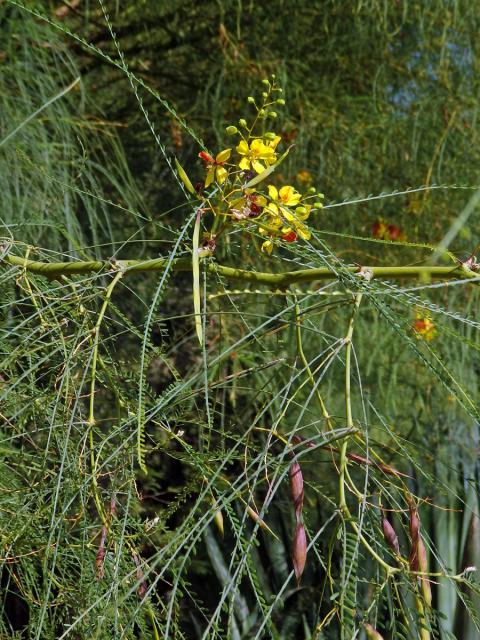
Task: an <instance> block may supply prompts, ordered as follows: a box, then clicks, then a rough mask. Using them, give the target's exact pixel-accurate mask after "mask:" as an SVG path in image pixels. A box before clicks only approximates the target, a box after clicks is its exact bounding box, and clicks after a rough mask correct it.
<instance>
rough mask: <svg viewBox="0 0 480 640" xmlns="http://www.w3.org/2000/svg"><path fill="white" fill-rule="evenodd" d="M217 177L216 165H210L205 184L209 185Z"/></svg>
mask: <svg viewBox="0 0 480 640" xmlns="http://www.w3.org/2000/svg"><path fill="white" fill-rule="evenodd" d="M214 179H215V167H213V166H212V167H210V168H209V170H208V171H207V177H206V178H205V186H206V187H209V186H210V185H211V184H212V182H213V181H214Z"/></svg>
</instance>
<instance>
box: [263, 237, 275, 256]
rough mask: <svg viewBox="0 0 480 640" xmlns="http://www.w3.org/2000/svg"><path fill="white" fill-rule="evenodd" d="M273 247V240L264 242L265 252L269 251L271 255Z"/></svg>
mask: <svg viewBox="0 0 480 640" xmlns="http://www.w3.org/2000/svg"><path fill="white" fill-rule="evenodd" d="M272 249H273V242H272V241H271V240H265V242H264V243H263V244H262V251H263V253H268V255H270V254H271V253H272Z"/></svg>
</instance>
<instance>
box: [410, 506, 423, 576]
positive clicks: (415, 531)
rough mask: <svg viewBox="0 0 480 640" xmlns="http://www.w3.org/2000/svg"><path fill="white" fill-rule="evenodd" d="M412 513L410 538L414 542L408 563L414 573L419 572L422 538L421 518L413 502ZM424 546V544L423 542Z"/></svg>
mask: <svg viewBox="0 0 480 640" xmlns="http://www.w3.org/2000/svg"><path fill="white" fill-rule="evenodd" d="M409 511H410V523H409V525H410V538H411V541H412V546H411V549H410V555H409V557H408V562H409V565H410V569H411V570H412V571H419V551H420V548H419V540H421V538H420V518H419V517H418V513H417V510H416V508H415V505H414V504H413V502H410V505H409ZM422 544H423V542H422Z"/></svg>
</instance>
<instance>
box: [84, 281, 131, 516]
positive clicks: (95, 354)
mask: <svg viewBox="0 0 480 640" xmlns="http://www.w3.org/2000/svg"><path fill="white" fill-rule="evenodd" d="M122 276H123V271H122V270H120V271H118V272H117V274H116V275H115V277H114V278H113V280H112V281H111V283H110V284H109V285H108V287H107V289H106V291H105V299H104V301H103V304H102V306H101V308H100V313H99V314H98V318H97V322H96V323H95V326H94V327H93V329H92V333H93V354H92V371H91V378H90V401H89V413H88V425H89V434H88V435H89V441H90V466H91V470H92V483H93V494H94V497H95V504H96V506H97V510H98V513H99V515H100V516H101V517H102V519H103V520H104V511H103V507H102V503H101V501H100V497H99V495H98V486H97V476H96V466H97V465H96V460H95V449H94V442H93V426H94V424H95V414H94V408H95V381H96V374H97V360H98V343H99V337H100V326H101V324H102V320H103V317H104V315H105V312H106V310H107V307H108V303H109V301H110V298H111V296H112V292H113V290H114V288H115V285H116V284H117V283H118V281H119V280H120V278H121V277H122Z"/></svg>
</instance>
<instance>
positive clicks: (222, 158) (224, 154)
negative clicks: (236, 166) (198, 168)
mask: <svg viewBox="0 0 480 640" xmlns="http://www.w3.org/2000/svg"><path fill="white" fill-rule="evenodd" d="M231 153H232V150H231V149H224V150H223V151H220V153H219V154H217V157H216V158H215V161H216V162H219V163H222V162H226V161H227V160H228V159H229V158H230V154H231Z"/></svg>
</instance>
